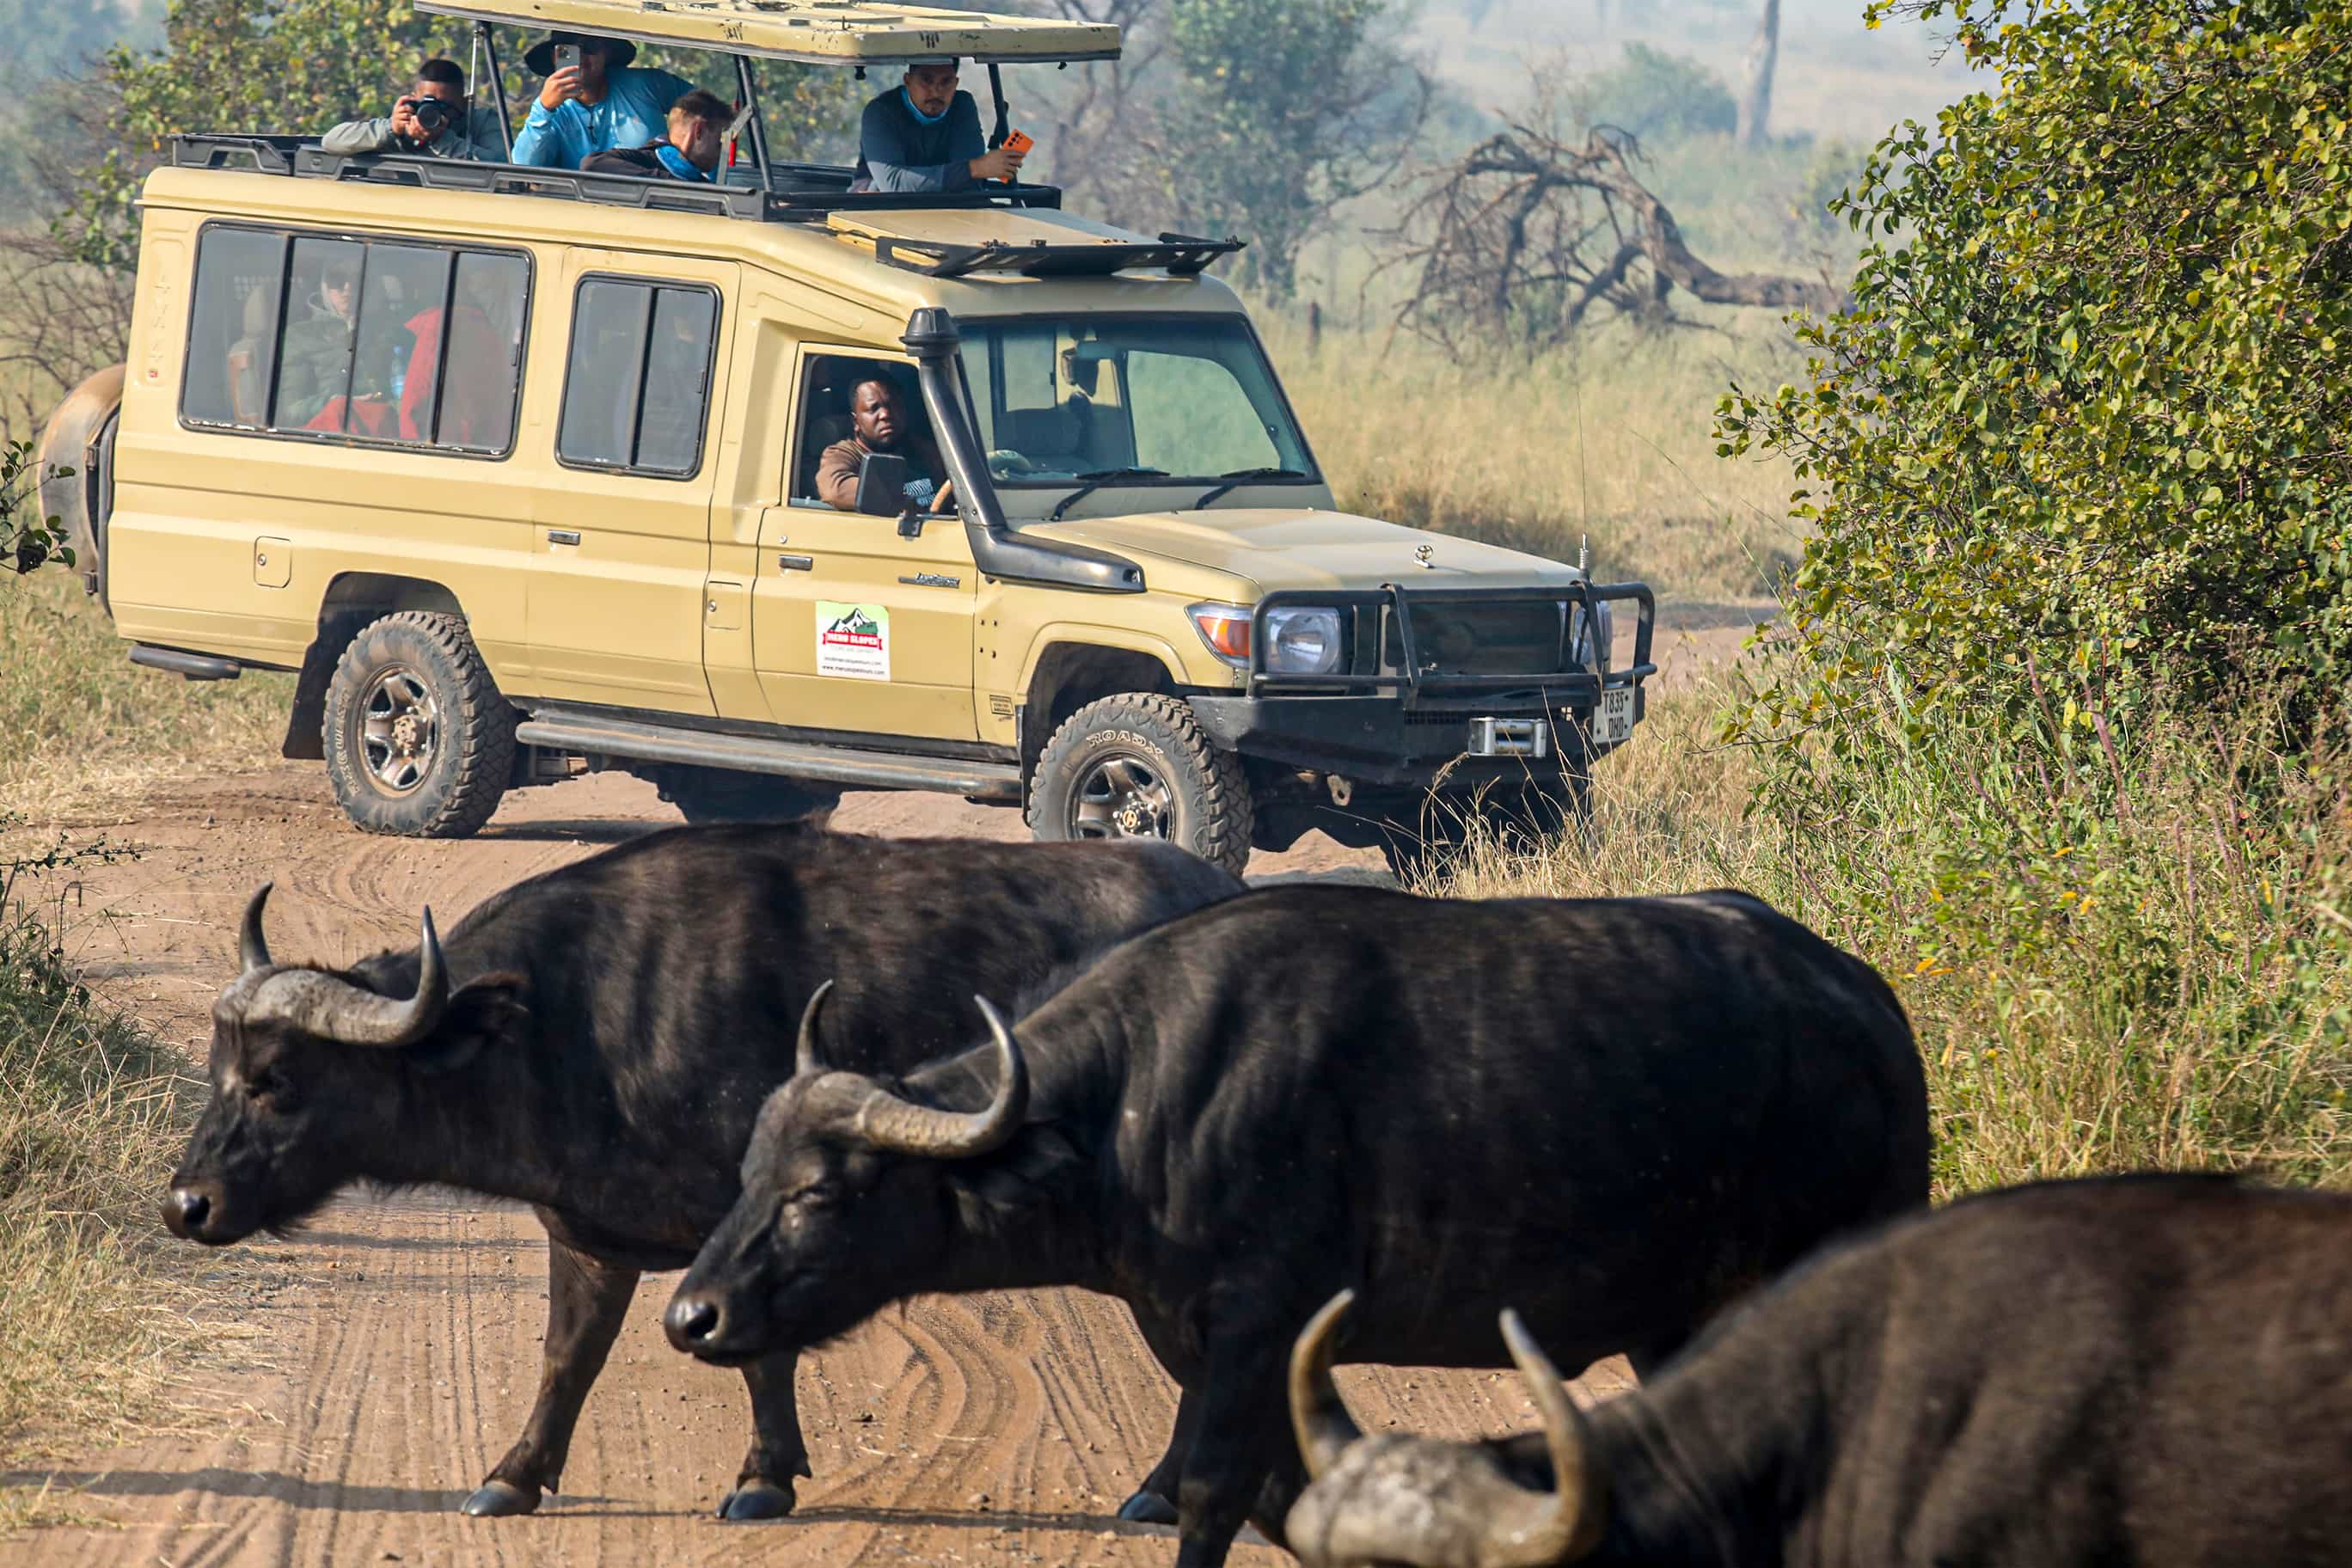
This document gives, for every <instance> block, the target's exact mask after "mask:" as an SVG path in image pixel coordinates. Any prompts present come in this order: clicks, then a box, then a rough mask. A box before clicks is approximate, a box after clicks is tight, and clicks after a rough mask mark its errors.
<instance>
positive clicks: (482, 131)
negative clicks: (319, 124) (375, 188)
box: [319, 60, 507, 163]
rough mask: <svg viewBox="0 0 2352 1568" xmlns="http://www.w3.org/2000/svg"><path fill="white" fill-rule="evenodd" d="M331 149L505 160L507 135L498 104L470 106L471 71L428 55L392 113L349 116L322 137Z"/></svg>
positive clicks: (325, 148) (324, 146) (323, 146)
mask: <svg viewBox="0 0 2352 1568" xmlns="http://www.w3.org/2000/svg"><path fill="white" fill-rule="evenodd" d="M319 145H320V148H321V149H322V150H323V151H325V152H329V153H341V154H348V153H410V154H413V155H421V156H423V157H426V158H462V159H467V160H470V161H472V162H474V163H502V162H504V161H505V159H506V155H507V148H506V138H505V137H504V136H502V135H500V134H499V114H498V110H495V109H488V108H482V109H468V108H467V104H466V73H465V72H464V71H462V70H460V69H458V68H457V61H455V60H426V61H425V63H424V64H423V65H421V66H418V67H417V68H416V85H415V86H414V87H413V88H411V89H409V90H408V94H407V96H406V97H404V98H403V99H402V100H400V101H399V102H398V103H395V104H394V105H393V106H392V112H391V113H390V114H388V115H378V116H376V117H375V118H373V119H371V120H346V121H343V122H342V123H341V125H338V126H336V127H335V128H334V129H333V130H332V131H330V132H327V133H326V134H325V135H324V136H322V137H320V139H319Z"/></svg>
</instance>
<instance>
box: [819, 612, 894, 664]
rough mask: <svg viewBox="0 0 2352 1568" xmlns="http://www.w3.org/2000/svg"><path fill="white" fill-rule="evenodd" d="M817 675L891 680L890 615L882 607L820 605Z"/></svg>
mask: <svg viewBox="0 0 2352 1568" xmlns="http://www.w3.org/2000/svg"><path fill="white" fill-rule="evenodd" d="M816 672H817V673H818V674H819V675H840V676H846V677H847V678H849V679H852V680H887V679H890V612H889V610H888V609H887V608H886V607H885V606H883V605H845V604H841V603H838V602H837V601H835V600H832V599H819V600H818V601H817V602H816Z"/></svg>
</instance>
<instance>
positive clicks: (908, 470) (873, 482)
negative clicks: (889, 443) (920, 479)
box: [857, 452, 915, 517]
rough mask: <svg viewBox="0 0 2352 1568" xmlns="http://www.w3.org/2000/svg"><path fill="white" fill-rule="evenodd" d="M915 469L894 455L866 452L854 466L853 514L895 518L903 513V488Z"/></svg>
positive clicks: (905, 498)
mask: <svg viewBox="0 0 2352 1568" xmlns="http://www.w3.org/2000/svg"><path fill="white" fill-rule="evenodd" d="M914 478H915V465H914V464H912V463H909V462H908V461H907V459H906V458H903V457H901V456H900V455H899V454H898V453H896V452H868V453H866V456H865V457H864V458H860V459H859V460H858V464H857V510H859V511H862V512H864V513H865V514H866V516H868V517H897V516H898V514H899V513H901V512H903V511H905V510H907V487H908V485H909V484H910V483H912V482H913V481H914Z"/></svg>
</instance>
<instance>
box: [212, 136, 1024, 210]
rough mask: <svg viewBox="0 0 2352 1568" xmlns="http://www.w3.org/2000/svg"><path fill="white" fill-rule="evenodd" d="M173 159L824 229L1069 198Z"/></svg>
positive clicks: (825, 168)
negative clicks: (913, 213)
mask: <svg viewBox="0 0 2352 1568" xmlns="http://www.w3.org/2000/svg"><path fill="white" fill-rule="evenodd" d="M171 161H172V163H173V166H174V167H177V168H183V169H220V170H226V171H232V172H240V173H247V174H291V175H295V176H298V177H299V178H303V179H317V180H333V181H336V182H338V183H341V184H371V185H404V186H407V187H410V188H412V189H419V190H436V191H478V192H484V193H488V194H493V195H530V196H551V197H554V198H556V199H558V200H562V201H575V202H593V203H596V204H598V205H604V206H617V207H634V208H636V209H638V210H639V211H647V212H685V213H707V214H709V215H711V216H719V217H734V218H744V219H749V220H751V221H754V222H760V221H765V222H769V223H822V222H823V221H824V219H825V218H827V217H829V216H832V215H833V214H835V213H838V212H848V213H857V212H902V211H906V210H908V209H909V208H916V209H923V208H940V209H949V210H952V209H957V208H970V207H997V208H1003V207H1029V208H1039V207H1042V208H1047V209H1053V208H1058V207H1059V206H1060V205H1062V193H1061V191H1060V190H1059V189H1058V188H1056V187H1055V186H1053V185H991V186H988V187H985V188H982V187H976V186H975V187H972V188H971V189H967V190H962V191H945V192H939V193H935V194H928V195H907V194H904V193H893V192H888V191H852V190H850V189H849V182H850V180H851V178H852V177H853V174H854V171H852V170H850V169H847V168H844V167H842V166H840V165H837V164H832V163H771V164H770V165H769V170H768V184H767V188H766V189H765V190H762V189H761V187H760V185H759V184H756V183H755V182H756V180H757V174H756V173H755V172H754V171H752V170H751V169H749V168H745V167H738V168H737V169H735V170H734V171H732V173H733V174H735V175H737V176H743V175H750V176H751V178H750V179H749V180H745V179H741V178H737V179H730V180H727V181H723V182H721V183H719V184H709V185H705V184H691V183H689V182H687V181H684V180H672V179H666V178H657V177H653V176H646V175H637V174H587V173H583V172H582V171H579V170H576V169H542V168H536V167H533V166H530V165H528V164H521V163H474V162H469V161H467V160H464V159H457V158H423V157H416V156H413V155H410V154H405V153H330V152H328V151H326V150H325V149H324V148H322V147H320V145H319V142H318V139H317V138H316V137H306V136H257V135H248V134H243V133H228V132H187V133H184V134H182V135H178V136H174V137H173V138H172V145H171Z"/></svg>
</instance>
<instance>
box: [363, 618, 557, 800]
mask: <svg viewBox="0 0 2352 1568" xmlns="http://www.w3.org/2000/svg"><path fill="white" fill-rule="evenodd" d="M514 731H515V720H514V710H513V709H511V708H509V706H508V705H507V700H506V699H505V698H504V697H501V696H499V689H498V684H497V683H496V682H495V681H493V680H492V679H490V672H489V670H488V668H485V667H484V665H483V663H482V656H481V655H480V654H479V653H478V652H477V651H476V650H475V647H474V639H473V637H472V635H471V634H470V633H468V632H467V629H466V622H465V618H464V617H463V616H451V615H444V614H441V613H439V612H436V611H430V610H403V611H401V612H400V613H398V614H397V615H390V616H383V618H382V619H380V620H375V621H371V622H370V623H368V625H367V626H364V627H362V628H361V631H360V634H359V635H358V636H357V637H353V638H352V645H351V647H347V648H345V649H344V650H343V657H342V658H341V659H340V660H339V661H337V663H336V665H335V678H334V679H333V680H331V681H330V682H329V683H328V686H327V714H326V723H325V733H324V736H323V742H324V750H325V751H326V753H327V777H328V779H329V780H330V781H331V782H332V783H333V784H334V786H335V798H336V799H337V800H339V801H341V803H342V807H343V813H344V815H345V816H349V817H350V818H351V819H352V822H354V823H356V824H357V825H358V826H360V828H361V830H362V831H363V832H367V833H391V834H397V835H399V836H401V837H406V838H463V837H466V836H467V835H468V834H470V833H472V832H474V831H475V830H476V829H478V828H479V827H480V826H482V824H484V823H486V822H488V820H489V819H490V813H492V812H494V811H496V810H497V809H498V808H499V796H500V795H504V794H505V793H506V787H507V778H508V775H509V773H511V772H512V771H513V768H514V746H515V738H514Z"/></svg>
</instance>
